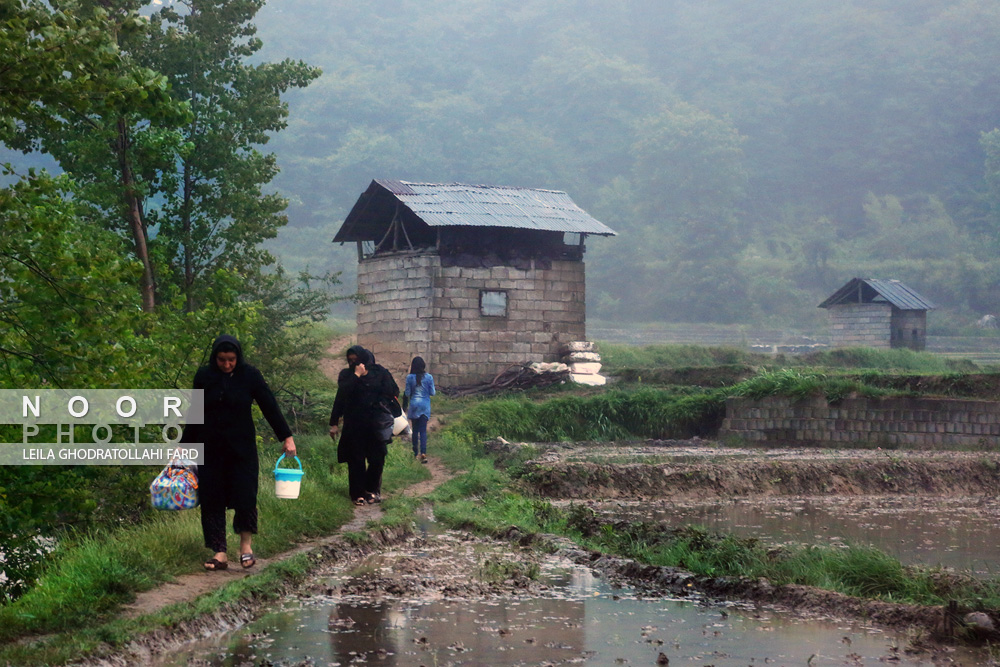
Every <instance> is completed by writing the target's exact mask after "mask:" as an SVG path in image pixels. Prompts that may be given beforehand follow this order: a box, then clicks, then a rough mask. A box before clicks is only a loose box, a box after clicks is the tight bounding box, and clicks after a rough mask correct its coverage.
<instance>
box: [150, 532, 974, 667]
mask: <svg viewBox="0 0 1000 667" xmlns="http://www.w3.org/2000/svg"><path fill="white" fill-rule="evenodd" d="M511 540H512V541H497V540H490V539H485V538H481V537H474V536H472V535H469V534H467V533H464V532H460V531H447V530H444V529H442V528H441V527H440V526H438V525H436V524H435V523H434V522H433V520H432V519H426V520H424V521H423V522H422V523H421V525H420V527H419V530H418V532H417V534H416V535H414V536H412V537H411V538H409V539H407V540H406V541H404V542H402V543H401V544H398V545H396V546H393V547H391V548H388V549H387V550H384V551H382V552H381V553H379V554H377V555H374V556H370V557H368V558H365V559H363V560H360V561H350V562H342V563H337V564H334V565H331V566H329V567H326V568H324V569H322V570H321V571H319V572H317V573H316V576H315V577H314V578H313V580H312V581H311V583H310V584H309V585H308V586H307V587H306V588H305V590H302V591H300V592H299V593H298V594H296V595H293V596H290V597H289V598H287V599H286V600H285V603H284V604H283V605H282V607H281V608H280V609H279V610H276V611H274V612H272V613H270V614H268V615H267V616H265V617H263V618H261V619H259V620H257V621H255V622H254V623H252V624H250V625H249V626H247V627H246V628H244V629H242V630H241V631H240V632H236V633H231V634H228V635H225V636H222V637H218V638H216V639H214V640H212V641H208V642H203V643H201V644H199V645H195V646H191V647H188V648H187V649H186V650H184V651H182V652H179V653H175V654H173V655H171V656H169V657H168V658H166V659H164V660H162V661H160V662H159V663H158V664H159V665H161V666H162V667H180V666H181V665H189V666H198V667H207V666H208V665H283V666H288V667H291V666H298V667H305V666H306V665H310V666H311V665H356V664H368V663H372V664H378V665H412V666H416V665H426V666H428V667H429V666H430V665H451V666H458V665H538V666H541V665H547V666H550V667H554V666H555V665H574V664H592V665H629V664H632V665H665V664H668V663H672V664H675V665H678V664H693V665H715V666H717V667H722V666H723V665H753V664H773V665H803V664H809V665H814V666H816V665H864V664H880V663H889V664H906V665H977V664H986V658H984V656H983V655H982V653H981V652H976V651H973V650H970V649H966V648H956V647H948V646H942V645H932V644H926V643H924V644H921V643H920V642H919V641H915V639H916V636H915V635H911V634H907V633H905V632H892V631H887V630H886V629H885V628H883V627H879V626H878V625H877V624H875V623H872V622H871V621H859V620H858V619H846V618H843V617H836V616H835V615H832V614H829V613H820V612H818V611H816V609H813V610H811V611H810V612H809V613H797V612H796V613H788V612H785V611H782V610H781V608H780V607H779V606H776V605H772V604H768V603H763V602H753V603H735V602H721V601H718V600H717V599H716V600H714V601H713V598H712V597H710V596H706V595H703V594H700V593H699V592H698V586H700V582H696V581H695V580H694V579H692V578H690V577H689V576H687V575H684V574H682V573H679V572H674V573H671V574H670V576H667V575H666V574H665V573H663V572H659V571H655V572H654V570H651V569H649V568H643V567H639V566H636V565H635V564H634V563H630V562H629V561H623V560H618V559H612V558H595V556H594V555H593V554H589V553H587V552H583V551H580V550H579V549H576V548H574V547H572V545H569V544H568V543H565V542H562V541H560V540H554V539H552V538H544V537H536V538H531V539H528V538H526V537H525V536H518V535H511ZM521 542H523V544H519V543H521ZM543 545H544V546H546V547H547V548H542V546H543ZM669 578H672V579H673V580H674V583H673V584H668V583H667V579H669ZM817 609H818V607H817Z"/></svg>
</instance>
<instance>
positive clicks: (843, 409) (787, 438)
mask: <svg viewBox="0 0 1000 667" xmlns="http://www.w3.org/2000/svg"><path fill="white" fill-rule="evenodd" d="M719 436H720V437H727V436H728V437H736V438H739V439H741V440H746V441H748V442H750V443H752V444H768V445H777V446H793V447H796V446H797V447H809V446H815V447H829V446H840V447H844V446H851V445H855V446H878V447H886V448H896V447H904V448H907V449H942V448H957V447H981V448H990V449H995V448H996V447H997V446H998V445H1000V403H998V402H995V401H972V400H958V399H942V398H885V399H866V398H849V399H844V400H842V401H839V402H838V403H837V404H836V405H829V404H828V403H827V401H826V399H824V398H813V399H806V400H795V399H791V398H784V397H778V396H772V397H768V398H763V399H759V400H753V399H747V398H729V399H728V400H727V401H726V418H725V420H723V423H722V429H721V430H720V431H719Z"/></svg>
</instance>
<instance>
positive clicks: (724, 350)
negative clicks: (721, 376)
mask: <svg viewBox="0 0 1000 667" xmlns="http://www.w3.org/2000/svg"><path fill="white" fill-rule="evenodd" d="M599 349H600V353H601V361H602V362H603V364H604V367H605V368H606V369H608V370H609V371H611V372H613V371H615V370H618V369H622V368H689V367H694V366H720V365H725V364H747V363H762V362H763V361H764V360H766V359H768V358H769V357H766V356H764V355H755V354H753V353H750V352H747V351H746V350H742V349H739V348H735V347H713V346H708V345H641V346H640V345H623V344H617V343H600V345H599Z"/></svg>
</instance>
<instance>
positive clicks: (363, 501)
mask: <svg viewBox="0 0 1000 667" xmlns="http://www.w3.org/2000/svg"><path fill="white" fill-rule="evenodd" d="M354 504H355V505H364V504H366V503H365V499H364V498H356V499H355V500H354Z"/></svg>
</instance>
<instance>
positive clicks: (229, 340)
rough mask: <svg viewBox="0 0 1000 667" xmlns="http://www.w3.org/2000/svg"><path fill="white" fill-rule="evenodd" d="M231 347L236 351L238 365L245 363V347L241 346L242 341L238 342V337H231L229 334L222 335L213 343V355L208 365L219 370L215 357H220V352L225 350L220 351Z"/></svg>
mask: <svg viewBox="0 0 1000 667" xmlns="http://www.w3.org/2000/svg"><path fill="white" fill-rule="evenodd" d="M227 345H228V346H231V347H233V348H234V349H235V350H236V365H237V366H239V365H240V364H242V363H243V346H242V345H240V341H238V340H236V336H230V335H229V334H222V335H221V336H219V337H218V338H216V339H215V342H214V343H212V355H211V356H210V357H209V358H208V365H209V367H211V368H218V367H219V364H217V363H216V361H215V357H216V356H218V354H219V352H222V351H223V350H221V349H219V348H222V347H226V346H227Z"/></svg>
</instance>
